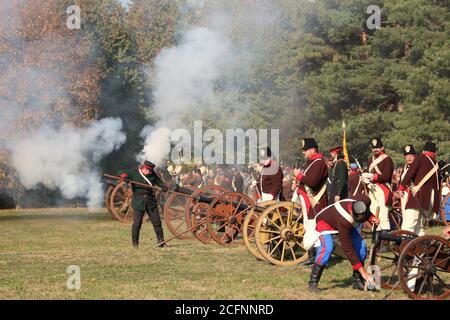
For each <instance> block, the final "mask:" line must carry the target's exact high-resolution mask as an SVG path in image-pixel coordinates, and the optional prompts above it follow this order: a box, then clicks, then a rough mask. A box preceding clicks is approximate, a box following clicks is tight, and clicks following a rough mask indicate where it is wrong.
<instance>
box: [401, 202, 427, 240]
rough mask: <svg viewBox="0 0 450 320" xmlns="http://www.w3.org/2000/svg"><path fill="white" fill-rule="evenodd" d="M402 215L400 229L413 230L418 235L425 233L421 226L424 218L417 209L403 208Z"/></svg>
mask: <svg viewBox="0 0 450 320" xmlns="http://www.w3.org/2000/svg"><path fill="white" fill-rule="evenodd" d="M402 217H403V222H402V230H407V231H411V232H414V233H416V234H418V235H419V236H423V235H425V232H424V228H423V225H424V222H425V218H424V216H423V215H422V214H420V210H419V209H405V210H404V211H403V212H402Z"/></svg>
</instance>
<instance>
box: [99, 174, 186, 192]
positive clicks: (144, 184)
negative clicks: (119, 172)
mask: <svg viewBox="0 0 450 320" xmlns="http://www.w3.org/2000/svg"><path fill="white" fill-rule="evenodd" d="M103 175H104V176H105V177H107V178H111V179H115V180H123V178H121V177H117V176H113V175H111V174H107V173H104V174H103ZM129 183H132V184H135V185H137V186H142V187H146V188H152V189H156V190H162V189H161V188H160V187H155V186H151V185H149V184H146V183H141V182H137V181H132V180H130V181H129ZM167 192H170V193H175V194H178V195H182V196H185V197H192V195H190V194H186V193H181V192H177V191H175V190H170V189H169V190H167Z"/></svg>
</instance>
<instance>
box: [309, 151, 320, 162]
mask: <svg viewBox="0 0 450 320" xmlns="http://www.w3.org/2000/svg"><path fill="white" fill-rule="evenodd" d="M320 158H323V153H320V152H318V153H315V154H313V155H312V156H311V157H309V158H308V160H310V161H312V160H316V159H320Z"/></svg>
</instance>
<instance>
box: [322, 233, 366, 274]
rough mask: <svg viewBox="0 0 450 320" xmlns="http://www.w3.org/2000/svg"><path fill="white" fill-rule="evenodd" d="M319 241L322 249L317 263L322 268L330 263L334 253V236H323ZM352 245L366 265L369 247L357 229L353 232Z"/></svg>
mask: <svg viewBox="0 0 450 320" xmlns="http://www.w3.org/2000/svg"><path fill="white" fill-rule="evenodd" d="M319 240H320V247H319V248H318V249H317V252H316V259H315V262H316V263H317V264H318V265H320V266H324V265H326V264H327V263H328V260H329V259H330V256H331V253H332V252H333V248H334V243H333V236H332V235H331V234H322V235H321V236H320V238H319ZM352 243H353V248H355V251H356V254H357V255H358V256H359V259H360V261H361V262H362V263H364V260H365V259H366V255H367V245H366V242H365V241H364V239H363V238H362V237H361V234H360V233H359V232H358V231H357V230H356V229H353V230H352Z"/></svg>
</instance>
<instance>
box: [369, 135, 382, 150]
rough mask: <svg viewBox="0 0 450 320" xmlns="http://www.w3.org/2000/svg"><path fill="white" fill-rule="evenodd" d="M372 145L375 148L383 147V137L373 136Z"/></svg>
mask: <svg viewBox="0 0 450 320" xmlns="http://www.w3.org/2000/svg"><path fill="white" fill-rule="evenodd" d="M370 146H371V147H372V149H373V148H381V147H383V142H382V141H381V138H373V139H372V140H370Z"/></svg>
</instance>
